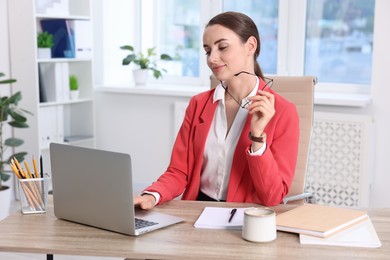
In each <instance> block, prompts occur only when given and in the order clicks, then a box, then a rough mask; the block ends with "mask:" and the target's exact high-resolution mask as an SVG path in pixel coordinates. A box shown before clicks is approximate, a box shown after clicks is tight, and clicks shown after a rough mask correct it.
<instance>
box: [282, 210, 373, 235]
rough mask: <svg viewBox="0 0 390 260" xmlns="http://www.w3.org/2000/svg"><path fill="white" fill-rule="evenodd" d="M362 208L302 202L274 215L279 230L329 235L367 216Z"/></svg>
mask: <svg viewBox="0 0 390 260" xmlns="http://www.w3.org/2000/svg"><path fill="white" fill-rule="evenodd" d="M367 217H368V216H367V212H365V211H362V210H355V209H348V208H341V207H334V206H326V205H319V204H304V205H301V206H298V207H296V208H294V209H292V210H289V211H287V212H284V213H281V214H278V215H277V216H276V228H277V230H279V231H286V232H292V233H299V234H305V235H310V236H315V237H329V236H331V235H333V234H335V233H337V232H340V231H342V230H344V229H346V228H349V227H351V226H352V225H355V224H357V223H359V222H360V221H363V220H365V219H366V218H367Z"/></svg>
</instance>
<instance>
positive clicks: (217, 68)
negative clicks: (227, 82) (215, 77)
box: [212, 65, 225, 72]
mask: <svg viewBox="0 0 390 260" xmlns="http://www.w3.org/2000/svg"><path fill="white" fill-rule="evenodd" d="M224 67H225V65H221V66H215V67H213V68H212V70H213V71H214V72H219V71H220V70H222V69H223V68H224Z"/></svg>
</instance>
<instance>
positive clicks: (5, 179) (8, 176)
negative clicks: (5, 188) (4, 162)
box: [0, 172, 11, 181]
mask: <svg viewBox="0 0 390 260" xmlns="http://www.w3.org/2000/svg"><path fill="white" fill-rule="evenodd" d="M0 176H1V181H8V180H9V178H11V175H9V174H5V173H2V172H1V173H0Z"/></svg>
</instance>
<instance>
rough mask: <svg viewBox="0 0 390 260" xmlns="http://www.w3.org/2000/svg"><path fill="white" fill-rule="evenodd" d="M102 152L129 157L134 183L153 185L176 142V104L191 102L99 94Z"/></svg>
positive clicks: (183, 99)
mask: <svg viewBox="0 0 390 260" xmlns="http://www.w3.org/2000/svg"><path fill="white" fill-rule="evenodd" d="M95 98H96V125H97V126H96V136H97V146H98V147H99V148H104V149H109V150H114V151H118V152H125V153H129V154H130V155H131V157H132V166H133V171H134V175H133V179H134V182H135V183H141V184H145V185H146V184H150V183H151V182H153V181H154V180H156V178H157V177H158V176H159V175H160V174H161V173H162V172H163V171H164V170H165V169H166V167H167V166H168V163H169V160H170V154H171V149H172V145H173V142H174V138H175V137H174V136H173V132H174V118H173V111H174V102H175V101H184V102H186V101H188V100H189V98H183V97H176V98H175V97H167V96H150V95H134V94H132V95H130V94H123V93H102V92H97V93H96V95H95Z"/></svg>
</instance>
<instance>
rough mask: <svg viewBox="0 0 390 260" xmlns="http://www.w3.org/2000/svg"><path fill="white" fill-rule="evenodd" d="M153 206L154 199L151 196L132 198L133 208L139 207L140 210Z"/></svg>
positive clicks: (144, 195)
mask: <svg viewBox="0 0 390 260" xmlns="http://www.w3.org/2000/svg"><path fill="white" fill-rule="evenodd" d="M155 204H156V198H155V197H154V196H153V195H151V194H143V195H142V196H136V197H134V206H139V207H140V208H141V209H152V208H153V207H154V205H155Z"/></svg>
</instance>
